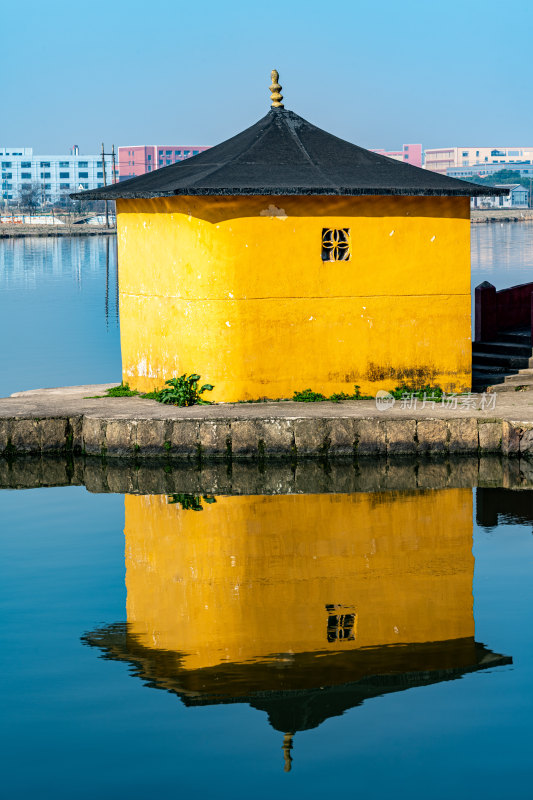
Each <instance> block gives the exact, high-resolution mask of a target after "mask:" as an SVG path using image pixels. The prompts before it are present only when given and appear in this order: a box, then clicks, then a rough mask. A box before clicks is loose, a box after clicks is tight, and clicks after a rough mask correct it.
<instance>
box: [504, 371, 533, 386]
mask: <svg viewBox="0 0 533 800" xmlns="http://www.w3.org/2000/svg"><path fill="white" fill-rule="evenodd" d="M527 381H532V382H533V369H521V370H519V371H518V372H515V373H513V374H512V375H506V376H505V382H506V383H520V382H523V383H527Z"/></svg>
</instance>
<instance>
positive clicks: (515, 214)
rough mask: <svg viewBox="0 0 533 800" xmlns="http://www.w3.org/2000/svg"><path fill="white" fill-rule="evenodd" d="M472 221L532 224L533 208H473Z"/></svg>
mask: <svg viewBox="0 0 533 800" xmlns="http://www.w3.org/2000/svg"><path fill="white" fill-rule="evenodd" d="M470 221H471V222H472V223H476V222H531V221H533V208H484V209H481V208H473V209H472V210H471V212H470Z"/></svg>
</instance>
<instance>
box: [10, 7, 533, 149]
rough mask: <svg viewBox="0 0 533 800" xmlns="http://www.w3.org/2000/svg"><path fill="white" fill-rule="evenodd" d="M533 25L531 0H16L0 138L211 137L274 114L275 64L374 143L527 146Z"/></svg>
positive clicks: (326, 120)
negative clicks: (22, 0) (271, 87)
mask: <svg viewBox="0 0 533 800" xmlns="http://www.w3.org/2000/svg"><path fill="white" fill-rule="evenodd" d="M532 24H533V1H532V0H515V1H514V2H512V3H503V2H495V0H451V1H450V2H439V0H425V1H422V0H404V1H403V2H400V1H398V2H392V0H382V2H379V1H378V0H376V2H369V1H368V0H329V2H326V1H325V0H323V1H322V2H318V1H317V0H285V2H279V0H278V2H271V3H268V2H267V3H265V2H261V3H253V2H251V1H250V0H247V1H246V2H244V0H226V2H222V0H217V1H215V0H203V1H197V2H196V3H194V2H184V1H183V0H172V2H169V1H168V0H162V1H160V0H153V2H146V0H144V2H137V0H132V2H123V0H107V2H102V1H101V0H92V2H90V3H79V2H78V3H76V2H72V0H69V2H66V1H65V0H47V2H42V1H41V2H35V0H29V2H26V3H23V4H22V5H20V4H15V3H9V4H7V3H6V4H4V5H3V6H2V12H1V15H0V30H1V31H2V37H1V41H2V46H1V57H2V66H3V70H2V73H3V76H4V78H3V82H2V83H3V86H2V102H1V104H0V145H3V146H8V145H24V146H33V147H34V149H35V151H36V152H38V153H46V152H49V153H58V152H67V150H68V148H69V147H70V146H71V145H72V144H73V143H77V144H79V145H80V148H81V150H82V152H85V153H90V152H96V151H97V149H98V148H99V147H100V143H101V142H102V141H105V142H106V145H108V146H109V145H110V144H111V143H113V142H114V143H115V144H116V145H121V144H145V143H168V144H216V143H217V142H219V141H221V140H223V139H225V138H227V137H228V136H231V135H232V134H234V133H236V132H238V131H239V130H242V129H243V128H245V127H247V126H248V125H251V124H253V123H254V122H255V121H256V120H257V119H259V118H260V117H261V116H263V114H264V113H266V111H267V110H268V107H269V100H268V86H269V83H270V70H271V69H272V68H273V67H276V68H277V69H278V70H279V72H280V82H281V83H282V85H283V94H284V97H285V106H286V107H287V108H290V109H292V110H294V111H296V112H297V113H299V114H301V115H302V116H303V117H306V118H307V119H309V120H310V121H311V122H314V123H315V124H317V125H319V126H321V127H323V128H325V129H327V130H329V131H331V132H332V133H335V134H337V135H338V136H341V137H343V138H346V139H349V140H350V141H354V142H356V143H358V144H360V145H362V146H364V147H385V148H397V147H400V146H401V145H402V144H403V143H406V142H422V143H423V145H424V146H425V147H439V146H446V145H453V144H457V145H478V144H479V145H492V144H501V145H514V144H518V145H531V144H532V143H533V124H532V122H533V111H532V108H531V102H530V93H531V85H530V84H531V79H530V74H529V73H530V71H529V54H528V37H529V36H530V33H531V30H532ZM6 78H7V79H8V80H7V81H6Z"/></svg>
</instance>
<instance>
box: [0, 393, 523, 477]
mask: <svg viewBox="0 0 533 800" xmlns="http://www.w3.org/2000/svg"><path fill="white" fill-rule="evenodd" d="M109 385H110V384H107V385H99V386H82V387H66V388H61V389H48V390H45V389H43V390H35V391H30V392H23V393H18V394H16V395H13V396H11V397H8V398H3V399H0V455H4V456H14V455H17V454H48V453H72V454H74V455H75V454H83V455H87V456H100V457H101V456H104V457H106V458H107V459H109V458H124V457H136V458H140V459H142V458H152V457H158V458H167V459H181V460H184V461H189V462H190V461H199V460H200V461H201V460H202V459H226V460H228V461H238V460H242V459H244V460H246V459H258V460H262V459H292V460H297V459H305V458H336V457H349V458H358V457H363V456H386V457H388V456H434V455H439V456H447V455H452V456H454V455H478V454H480V453H481V454H483V453H492V454H501V455H523V456H524V455H525V456H529V455H533V394H530V393H529V392H512V393H507V394H500V395H498V396H497V397H494V398H493V403H494V406H492V403H488V404H486V403H485V404H482V403H478V402H477V401H475V398H473V400H474V402H473V403H472V405H471V406H470V407H468V406H466V407H462V408H455V409H454V408H448V407H443V406H442V405H441V404H440V403H435V405H434V407H431V405H430V406H428V405H427V404H426V406H425V407H422V406H423V404H422V403H419V404H418V407H417V408H414V409H407V408H402V407H401V403H399V402H397V403H396V404H395V406H394V407H392V408H389V409H388V410H385V411H380V410H378V409H377V408H376V404H375V402H374V401H348V402H343V403H339V404H334V403H329V402H324V403H309V404H306V403H294V402H278V403H257V404H217V405H209V406H193V407H191V408H176V407H174V406H166V405H162V404H160V403H157V402H155V401H153V400H144V399H141V398H138V397H124V398H110V397H103V398H96V399H92V396H93V395H101V394H102V392H103V391H105V389H106V388H107V387H108V386H109ZM487 397H488V396H487ZM473 405H477V406H478V408H474V407H473ZM480 405H486V406H487V407H486V408H485V410H481V409H479V406H480Z"/></svg>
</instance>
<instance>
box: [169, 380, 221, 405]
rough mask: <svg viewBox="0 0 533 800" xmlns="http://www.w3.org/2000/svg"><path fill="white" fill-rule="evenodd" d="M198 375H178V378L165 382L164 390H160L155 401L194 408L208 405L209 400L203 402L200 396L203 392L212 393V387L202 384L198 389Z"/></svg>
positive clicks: (208, 384)
mask: <svg viewBox="0 0 533 800" xmlns="http://www.w3.org/2000/svg"><path fill="white" fill-rule="evenodd" d="M199 380H200V376H199V375H196V374H194V375H189V376H188V377H187V374H186V373H183V375H180V376H179V378H171V379H170V380H168V381H165V385H166V386H167V387H168V388H166V389H161V391H160V392H159V395H158V397H157V400H159V402H160V403H168V404H170V405H174V406H194V405H210V402H211V401H209V400H204V399H203V398H202V396H201V395H202V394H203V393H204V392H211V391H213V388H214V387H213V386H211V384H210V383H204V385H203V386H202V387H201V388H200V389H199V388H198V381H199Z"/></svg>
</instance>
